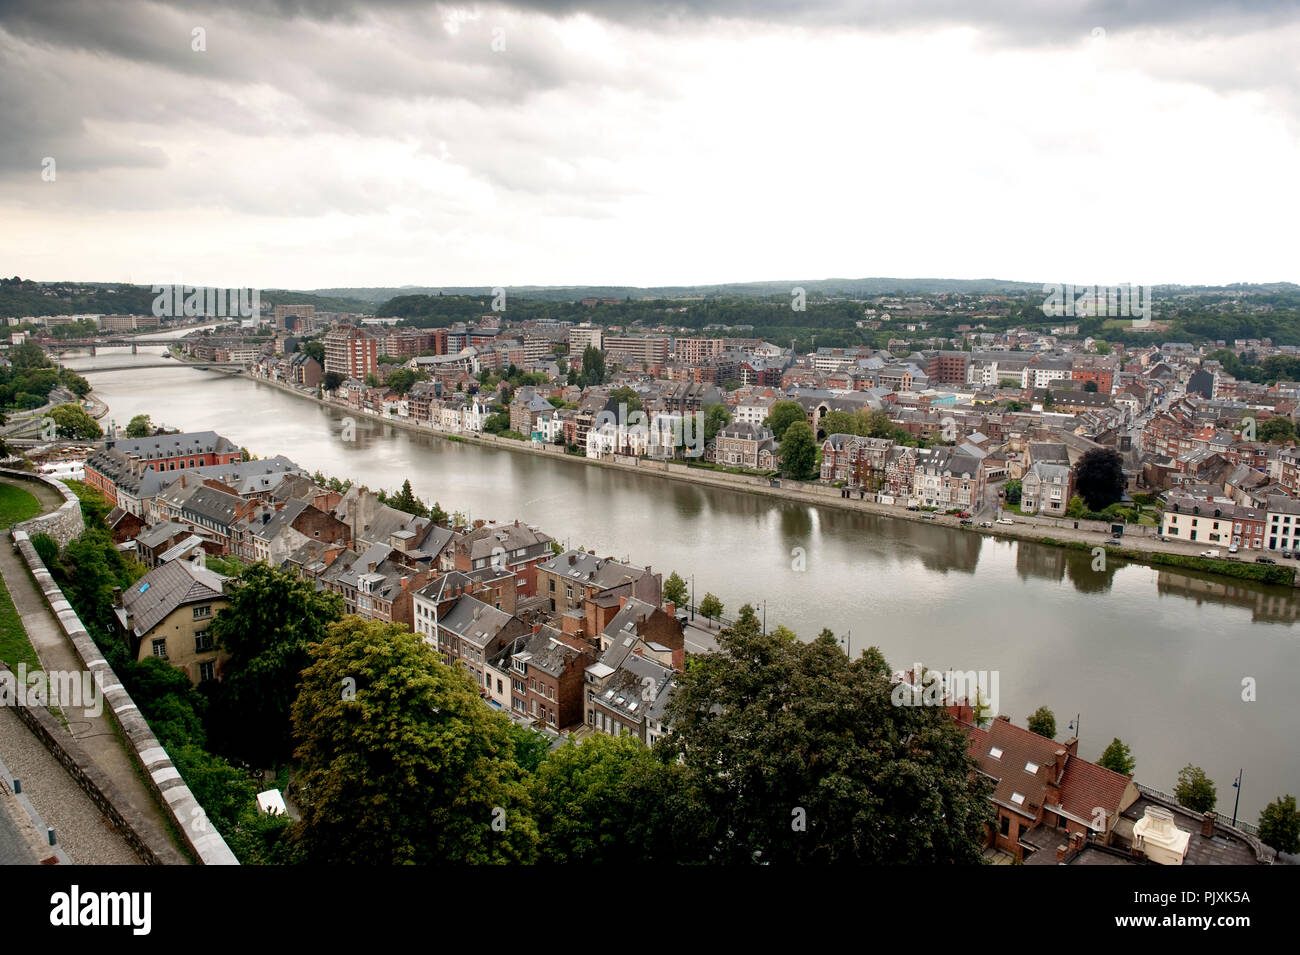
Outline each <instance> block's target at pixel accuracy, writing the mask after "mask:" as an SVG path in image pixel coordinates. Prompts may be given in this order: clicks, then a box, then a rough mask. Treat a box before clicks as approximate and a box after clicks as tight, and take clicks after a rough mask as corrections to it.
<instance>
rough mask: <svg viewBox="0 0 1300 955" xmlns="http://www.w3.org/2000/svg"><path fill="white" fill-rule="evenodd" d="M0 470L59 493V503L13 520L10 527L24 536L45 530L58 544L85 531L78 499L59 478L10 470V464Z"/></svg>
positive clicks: (2, 472) (12, 476)
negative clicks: (22, 532) (16, 520)
mask: <svg viewBox="0 0 1300 955" xmlns="http://www.w3.org/2000/svg"><path fill="white" fill-rule="evenodd" d="M0 474H3V475H4V476H5V477H10V478H17V479H18V480H20V481H32V482H34V483H39V484H45V485H47V486H48V487H52V488H54V489H55V490H56V491H58V492H59V494H60V495H61V496H62V497H63V503H62V504H61V505H59V507H58V508H57V509H56V510H53V511H50V512H49V513H48V514H42V515H40V516H39V517H33V518H32V519H31V520H29V521H23V522H22V523H21V524H15V525H14V530H16V531H25V532H26V533H27V534H28V536H30V535H32V534H48V535H49V536H50V537H52V538H54V539H55V540H56V541H58V542H59V546H60V547H66V546H67V545H68V543H69V542H70V541H74V540H76V539H77V538H78V537H80V536H81V534H82V532H83V531H85V529H86V521H85V519H84V518H83V517H82V516H81V501H80V499H79V498H78V497H77V495H75V494H73V493H72V491H70V490H69V489H68V486H67V485H66V484H64V483H63V482H62V481H58V480H55V479H54V478H52V477H46V476H45V475H44V474H36V473H35V472H33V471H14V470H12V469H11V468H0Z"/></svg>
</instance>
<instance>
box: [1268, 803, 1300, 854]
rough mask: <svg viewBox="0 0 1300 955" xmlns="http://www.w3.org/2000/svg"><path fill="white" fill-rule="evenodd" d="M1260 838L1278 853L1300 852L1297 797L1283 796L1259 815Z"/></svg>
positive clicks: (1299, 820)
mask: <svg viewBox="0 0 1300 955" xmlns="http://www.w3.org/2000/svg"><path fill="white" fill-rule="evenodd" d="M1259 838H1260V841H1261V842H1263V843H1264V844H1265V845H1269V846H1272V847H1273V848H1274V849H1276V850H1277V851H1278V852H1289V853H1295V852H1300V812H1297V811H1296V803H1295V796H1289V795H1288V796H1281V797H1279V798H1277V799H1274V800H1273V801H1272V802H1271V803H1269V804H1268V805H1267V806H1265V807H1264V811H1263V812H1261V813H1260V814H1259Z"/></svg>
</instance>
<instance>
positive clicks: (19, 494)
mask: <svg viewBox="0 0 1300 955" xmlns="http://www.w3.org/2000/svg"><path fill="white" fill-rule="evenodd" d="M40 512H41V502H40V501H38V500H36V498H35V497H33V496H32V495H30V494H28V493H27V492H26V491H24V490H23V489H22V488H18V487H14V486H13V485H12V484H0V528H4V527H9V526H11V525H13V524H17V523H20V522H21V521H25V520H27V519H28V518H31V517H35V516H36V515H37V514H39V513H40ZM5 536H7V535H5ZM7 544H8V541H3V542H0V547H3V546H6V545H7ZM0 660H3V661H4V662H5V663H7V664H9V666H10V668H11V669H12V668H14V667H16V666H18V664H20V663H26V664H27V668H28V670H39V669H40V667H41V661H40V660H39V659H38V658H37V656H36V651H35V650H33V649H32V645H31V643H30V642H29V641H28V639H27V631H26V630H25V629H24V628H23V619H22V617H20V616H18V610H17V609H16V608H15V607H14V602H13V600H11V599H10V598H9V591H8V590H7V589H6V588H5V585H4V583H3V582H2V581H0Z"/></svg>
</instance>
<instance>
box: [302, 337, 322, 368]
mask: <svg viewBox="0 0 1300 955" xmlns="http://www.w3.org/2000/svg"><path fill="white" fill-rule="evenodd" d="M298 350H299V351H300V352H302V353H303V354H304V355H306V356H307V357H308V358H314V359H315V360H316V361H317V362H319V363H320V364H321V365H322V366H323V365H324V364H325V343H324V342H299V343H298Z"/></svg>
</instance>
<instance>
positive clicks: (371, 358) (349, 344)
mask: <svg viewBox="0 0 1300 955" xmlns="http://www.w3.org/2000/svg"><path fill="white" fill-rule="evenodd" d="M331 371H336V372H338V373H339V374H340V375H343V376H344V377H345V378H365V377H366V375H368V374H370V373H371V372H378V371H379V342H378V340H377V339H375V338H373V337H371V335H370V334H369V333H368V332H365V331H362V330H361V329H360V328H354V327H352V326H350V325H339V326H336V327H335V328H333V329H331V330H330V332H329V333H328V334H327V335H326V336H325V372H326V374H328V373H329V372H331Z"/></svg>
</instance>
